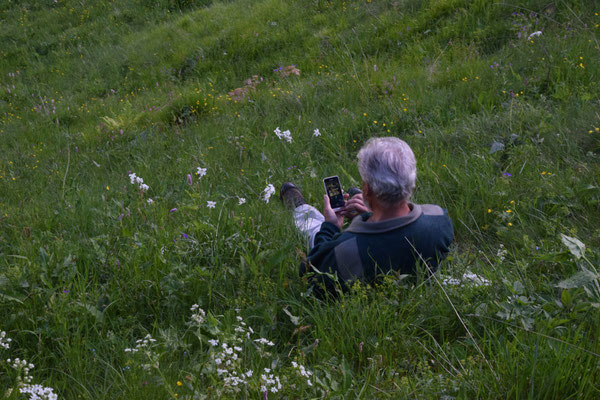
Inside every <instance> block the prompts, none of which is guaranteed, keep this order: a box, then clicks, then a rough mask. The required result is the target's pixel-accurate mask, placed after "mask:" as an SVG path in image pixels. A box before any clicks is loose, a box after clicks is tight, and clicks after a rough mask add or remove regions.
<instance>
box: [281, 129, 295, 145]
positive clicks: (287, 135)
mask: <svg viewBox="0 0 600 400" xmlns="http://www.w3.org/2000/svg"><path fill="white" fill-rule="evenodd" d="M281 137H282V138H283V140H285V141H286V142H288V143H292V133H291V132H290V131H289V130H287V131H283V132H282V133H281Z"/></svg>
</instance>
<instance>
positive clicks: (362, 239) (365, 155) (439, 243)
mask: <svg viewBox="0 0 600 400" xmlns="http://www.w3.org/2000/svg"><path fill="white" fill-rule="evenodd" d="M357 158H358V170H359V173H360V176H361V178H362V193H358V194H356V195H354V196H352V197H350V196H348V195H347V194H346V195H345V197H346V199H347V202H346V205H345V207H344V208H343V209H342V210H339V211H338V212H334V211H333V209H332V208H331V204H330V202H329V197H328V196H327V195H324V196H323V203H324V204H323V213H322V214H321V213H320V212H319V211H318V210H317V209H316V208H314V207H312V206H310V205H308V204H306V201H305V200H304V197H303V196H302V193H301V192H300V190H299V189H298V188H297V187H296V186H295V185H294V184H293V183H291V182H286V183H284V184H283V185H282V187H281V191H280V196H281V199H282V200H283V202H284V204H285V205H286V206H288V207H290V208H294V221H295V224H296V226H297V228H298V229H299V230H300V231H301V232H302V233H303V234H304V235H305V236H306V237H307V239H308V241H309V247H310V252H309V254H308V256H307V259H306V262H303V263H302V265H301V266H300V276H302V275H304V274H307V273H310V272H316V273H315V274H314V275H313V278H312V279H313V283H317V282H318V283H321V285H316V286H315V288H316V289H317V293H321V294H322V292H320V289H321V288H322V287H323V286H324V288H325V289H326V290H327V291H328V292H330V293H333V292H335V281H334V280H333V279H331V276H332V275H337V278H338V281H339V283H340V285H341V287H342V289H344V290H345V289H346V288H347V287H348V286H349V285H351V284H352V282H354V281H355V280H357V279H358V280H360V281H364V282H372V281H374V280H375V278H376V277H377V276H378V275H381V274H387V273H390V272H392V271H395V272H397V273H400V274H411V275H415V274H416V273H417V266H418V265H421V264H422V263H421V262H420V260H424V261H426V262H427V264H428V267H429V269H430V270H431V271H432V272H433V271H435V270H436V269H437V267H438V265H439V262H440V261H441V260H442V259H444V258H445V257H446V254H447V253H448V247H449V246H450V244H451V243H452V240H453V238H454V234H453V228H452V221H451V220H450V218H449V217H448V213H447V211H446V210H445V209H442V208H441V207H439V206H436V205H431V204H423V205H419V204H413V203H411V202H410V198H411V195H412V193H413V190H414V188H415V181H416V178H417V168H416V165H417V163H416V160H415V156H414V154H413V152H412V150H411V148H410V147H409V146H408V144H407V143H406V142H404V141H403V140H401V139H398V138H395V137H385V138H372V139H370V140H369V141H368V142H367V143H366V144H365V145H364V146H363V147H362V149H360V151H359V152H358V156H357ZM359 192H360V191H359ZM357 213H360V215H359V216H356V217H355V218H354V219H353V220H352V222H351V223H350V225H349V226H348V227H347V228H346V229H345V230H344V231H343V232H342V223H343V219H344V216H352V215H356V214H357ZM423 268H424V271H423V272H424V273H426V274H427V273H428V271H427V268H425V267H423Z"/></svg>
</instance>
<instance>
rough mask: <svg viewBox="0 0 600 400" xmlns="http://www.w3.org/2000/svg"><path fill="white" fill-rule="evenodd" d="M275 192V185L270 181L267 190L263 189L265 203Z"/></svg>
mask: <svg viewBox="0 0 600 400" xmlns="http://www.w3.org/2000/svg"><path fill="white" fill-rule="evenodd" d="M274 193H275V186H273V184H272V183H269V184H268V185H267V187H266V188H265V190H263V195H262V199H263V201H264V202H265V203H268V202H269V200H270V199H271V196H273V194H274Z"/></svg>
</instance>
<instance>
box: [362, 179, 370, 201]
mask: <svg viewBox="0 0 600 400" xmlns="http://www.w3.org/2000/svg"><path fill="white" fill-rule="evenodd" d="M362 192H363V198H365V197H367V196H370V195H371V188H370V187H369V185H367V182H365V181H362Z"/></svg>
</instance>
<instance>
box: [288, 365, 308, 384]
mask: <svg viewBox="0 0 600 400" xmlns="http://www.w3.org/2000/svg"><path fill="white" fill-rule="evenodd" d="M292 367H294V368H295V369H296V372H298V375H300V376H301V377H303V378H306V384H307V385H308V386H312V382H311V381H310V377H311V376H312V372H310V371H309V370H308V369H306V368H304V365H302V364H298V363H297V362H296V361H292Z"/></svg>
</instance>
